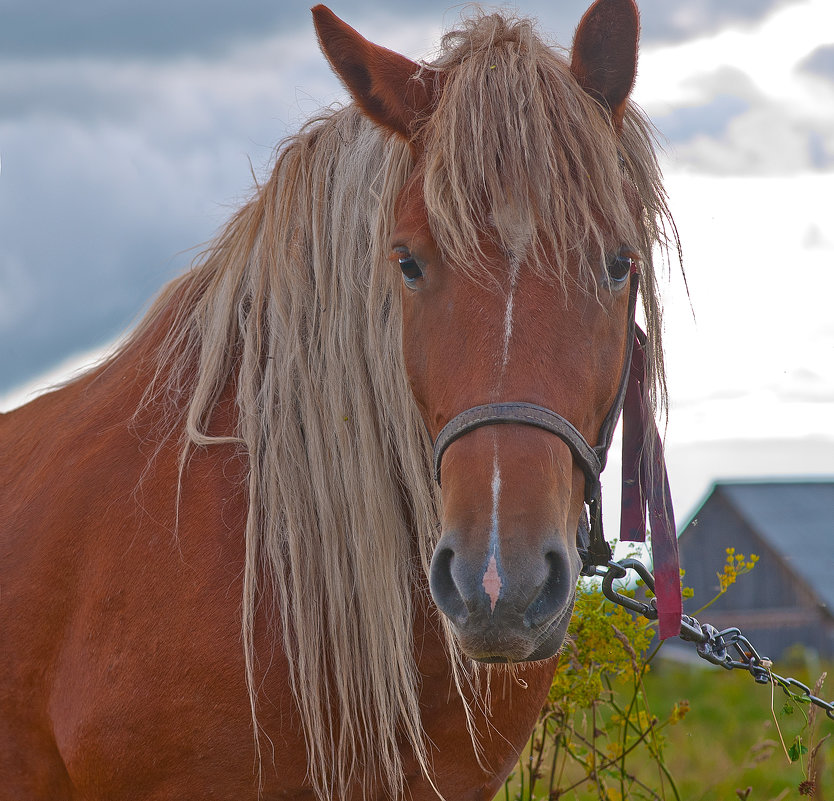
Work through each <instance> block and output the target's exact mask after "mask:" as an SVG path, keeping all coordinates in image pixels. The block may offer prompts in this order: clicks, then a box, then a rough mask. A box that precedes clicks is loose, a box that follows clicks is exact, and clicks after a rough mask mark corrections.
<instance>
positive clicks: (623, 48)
mask: <svg viewBox="0 0 834 801" xmlns="http://www.w3.org/2000/svg"><path fill="white" fill-rule="evenodd" d="M639 38H640V14H639V12H638V11H637V6H636V5H635V3H634V0H596V2H595V3H594V4H593V5H592V6H591V7H590V8H589V9H588V10H587V11H586V12H585V16H583V17H582V20H581V21H580V23H579V26H578V27H577V29H576V33H575V34H574V37H573V49H572V51H571V62H570V69H571V72H572V73H573V74H574V76H575V77H576V80H577V81H579V85H580V86H581V87H582V88H583V89H584V90H585V91H586V92H587V93H588V94H589V95H591V97H593V98H594V99H595V100H596V101H597V102H599V103H601V104H602V105H603V106H604V107H605V108H607V109H608V110H609V111H610V112H611V120H612V122H613V123H614V127H615V128H616V129H617V130H620V129H621V128H622V123H623V115H624V114H625V109H626V101H627V100H628V96H629V94H630V93H631V89H632V87H633V86H634V78H635V76H636V74H637V42H638V39H639Z"/></svg>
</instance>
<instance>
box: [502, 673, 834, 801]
mask: <svg viewBox="0 0 834 801" xmlns="http://www.w3.org/2000/svg"><path fill="white" fill-rule="evenodd" d="M828 667H829V668H834V666H828ZM823 669H824V666H820V665H819V664H813V663H811V664H809V663H808V662H807V661H806V662H805V663H804V664H803V663H797V664H785V663H783V664H778V665H775V666H774V670H776V671H778V672H781V674H782V675H783V676H788V675H789V676H793V677H796V678H798V679H799V680H800V681H802V682H804V683H806V684H808V685H809V686H812V687H813V685H814V683H815V682H816V680H817V678H819V676H820V673H821V672H822V671H823ZM830 675H832V679H831V681H830V682H828V684H829V685H830V686H828V687H823V689H822V690H821V691H820V693H819V695H820V696H821V697H823V698H825V699H826V700H829V699H832V698H834V673H831V674H830ZM643 687H644V691H645V692H644V695H643V698H644V701H645V704H646V705H645V706H644V707H643V709H641V710H640V718H641V720H642V721H643V722H644V723H646V722H649V723H650V721H651V717H652V716H654V717H656V718H657V722H656V723H655V724H654V726H651V727H650V728H651V729H652V734H651V735H650V736H646V737H645V738H644V740H643V742H642V743H640V744H639V746H638V747H635V748H634V749H633V750H631V751H628V753H627V754H626V762H625V773H626V774H627V775H628V777H630V778H627V779H624V780H621V777H622V775H623V772H622V771H619V770H617V769H616V767H617V766H611V765H610V764H609V765H606V764H605V760H604V758H603V757H602V756H600V755H601V754H605V753H606V752H607V751H611V750H612V749H613V750H614V752H615V753H616V751H617V746H618V745H619V744H618V742H612V741H617V740H618V739H619V737H620V734H619V732H622V731H623V728H622V725H621V718H622V716H619V719H618V713H617V712H616V711H612V710H613V707H612V705H611V703H610V702H604V703H600V704H598V705H597V708H596V710H594V711H593V712H591V711H589V710H588V709H587V708H586V709H575V710H574V711H573V720H574V722H575V726H576V729H575V735H576V736H575V737H573V738H572V739H573V748H572V749H571V746H568V745H566V743H564V742H563V743H561V744H560V749H559V750H560V753H558V754H557V755H556V757H557V758H556V760H555V762H554V761H553V760H552V758H550V757H548V758H546V759H544V760H543V761H542V763H541V764H542V765H543V766H544V769H540V770H539V771H538V772H539V774H540V777H539V779H538V781H537V782H536V783H535V785H534V788H533V793H532V794H531V792H530V787H529V754H528V755H527V757H526V758H525V759H524V760H522V765H523V766H524V769H522V770H517V771H516V773H515V774H514V776H513V778H512V781H511V782H510V783H508V786H507V787H506V788H505V790H503V791H502V792H501V793H500V794H499V795H498V796H497V797H496V801H498V800H499V799H504V801H507V799H510V800H511V801H512V800H513V799H518V798H520V799H547V798H548V795H549V794H550V793H552V795H550V798H554V799H555V798H560V799H564V800H565V801H568V799H576V801H586V799H588V800H590V799H603V801H620V800H621V799H626V798H627V799H643V798H646V799H654V798H661V799H681V801H699V799H703V800H704V801H725V799H726V801H736V799H749V801H777V799H778V801H783V800H786V799H794V798H800V797H802V796H806V797H812V798H816V799H824V798H829V799H834V736H830V737H829V739H828V740H827V741H825V742H824V743H823V744H822V745H821V747H820V748H819V751H818V754H817V758H816V761H815V764H816V790H814V789H812V787H811V784H810V783H809V781H808V780H809V778H811V775H810V773H809V771H808V765H809V756H810V754H811V751H812V750H813V748H814V747H815V746H816V745H817V744H818V743H819V742H820V740H821V739H823V738H825V737H826V736H827V735H834V720H831V719H829V718H827V717H826V715H825V712H824V710H819V712H818V713H817V714H816V716H815V718H816V720H815V725H814V729H813V731H811V732H810V733H809V730H808V727H807V725H806V716H807V713H808V707H807V705H796V704H787V705H786V696H785V695H784V694H783V693H782V691H781V690H779V689H777V690H776V692H775V694H774V695H773V699H772V705H773V710H771V692H770V688H769V687H768V686H766V685H758V684H756V683H755V682H754V681H753V679H752V677H751V676H750V675H749V674H748V673H746V672H743V671H732V672H730V671H725V670H723V669H721V668H713V667H712V666H709V665H705V667H701V666H700V665H697V666H690V665H681V664H680V663H673V662H664V661H658V660H655V663H653V667H652V669H651V670H650V671H649V672H648V674H647V675H646V676H645V679H644V683H643ZM612 688H613V689H614V693H615V696H614V697H615V698H616V699H618V700H616V701H615V703H616V704H617V705H619V708H620V709H621V710H622V709H623V708H624V706H625V704H626V703H627V700H628V698H629V697H630V696H631V695H632V692H631V689H630V687H629V686H628V685H627V684H624V685H618V684H613V685H612ZM685 701H688V711H685V710H687V707H686V705H685V704H682V703H681V702H685ZM639 702H640V699H638V706H639ZM684 711H685V714H683V716H682V717H681V713H682V712H684ZM774 716H775V719H776V721H778V727H777V724H776V722H774ZM639 723H640V721H638V725H639ZM594 731H595V732H596V738H594ZM780 732H781V740H784V747H783V745H782V742H781V741H780ZM655 733H656V737H655V736H654V735H655ZM797 735H800V738H801V739H800V740H799V741H798V740H797V739H796V738H797ZM581 738H586V739H588V740H589V741H590V740H593V739H597V740H598V741H599V745H598V751H597V755H596V757H593V756H589V754H590V753H591V751H592V750H593V749H589V748H586V747H583V746H582V742H581ZM634 739H638V738H636V737H635V738H634ZM538 745H541V743H540V742H539V743H538ZM804 748H808V749H809V750H808V751H805V750H804ZM571 750H572V751H573V753H570V752H571ZM620 750H622V749H620ZM545 751H546V752H547V751H548V746H546V747H545ZM786 751H788V752H789V753H791V754H792V755H793V756H794V757H795V761H794V762H791V761H790V760H789V759H788V756H786ZM549 753H550V754H551V755H552V751H550V752H549ZM653 755H656V756H658V757H659V759H657V758H654V756H653ZM594 758H595V759H597V760H598V761H597V764H596V767H597V768H598V771H594V770H589V764H590V760H592V759H594ZM552 764H557V765H561V766H562V767H561V768H560V769H559V770H557V772H558V773H559V775H558V778H557V780H556V781H551V780H550V778H549V775H548V774H549V771H550V766H551V765H552ZM618 764H619V763H618ZM588 776H590V777H591V778H590V779H589V778H588ZM577 781H580V782H581V784H580V785H578V786H577V787H575V788H573V789H570V790H567V791H566V790H565V788H569V787H570V786H571V785H572V784H574V783H575V782H577ZM803 782H805V784H803V785H802V787H801V789H800V785H801V784H802V783H803ZM522 783H523V786H522ZM748 788H750V789H748ZM560 789H561V790H562V793H561V794H557V793H558V791H559V790H560Z"/></svg>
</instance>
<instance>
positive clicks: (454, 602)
mask: <svg viewBox="0 0 834 801" xmlns="http://www.w3.org/2000/svg"><path fill="white" fill-rule="evenodd" d="M477 550H478V551H480V552H481V553H480V555H474V554H470V553H468V551H469V549H468V548H467V547H466V538H465V537H464V536H463V534H462V533H461V532H460V531H449V532H446V533H444V534H443V536H442V537H441V539H440V541H439V542H438V544H437V548H436V549H435V552H434V556H433V557H432V562H431V572H430V576H429V581H430V587H431V593H432V597H433V598H434V602H435V604H437V607H438V608H439V609H440V611H441V612H442V613H443V614H444V615H446V617H448V618H449V620H450V622H451V623H452V626H453V629H454V631H455V634H456V636H457V639H458V642H459V643H460V646H461V648H462V650H463V652H464V653H465V654H466V655H467V656H469V657H471V658H472V659H475V660H477V661H479V662H533V661H537V660H541V659H548V658H550V657H551V656H553V655H554V654H555V653H556V652H557V651H558V650H559V648H560V647H561V645H562V643H563V642H564V639H565V634H566V632H567V627H568V623H569V621H570V616H571V612H572V610H573V601H574V594H575V589H576V581H577V578H578V576H579V570H580V566H581V563H580V559H579V555H578V553H577V552H576V551H575V550H573V551H572V552H568V549H567V548H566V546H565V543H564V542H563V541H562V540H561V539H558V538H556V537H553V538H548V539H546V540H545V541H544V542H542V543H541V544H540V547H539V548H537V549H534V550H533V551H532V552H530V551H529V550H528V551H526V552H524V553H521V554H512V555H509V554H508V556H507V557H503V556H502V555H501V553H500V552H499V551H497V550H493V551H491V552H488V553H487V555H486V558H484V556H483V552H482V550H481V549H477Z"/></svg>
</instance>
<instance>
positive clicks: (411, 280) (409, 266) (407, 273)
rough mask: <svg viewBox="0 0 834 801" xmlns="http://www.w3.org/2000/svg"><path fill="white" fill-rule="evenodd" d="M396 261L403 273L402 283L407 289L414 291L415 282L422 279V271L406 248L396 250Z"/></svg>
mask: <svg viewBox="0 0 834 801" xmlns="http://www.w3.org/2000/svg"><path fill="white" fill-rule="evenodd" d="M395 252H396V253H397V256H398V258H397V261H398V262H399V265H400V269H401V270H402V273H403V281H405V285H406V286H407V287H408V288H409V289H415V288H416V285H417V281H418V280H419V279H420V278H422V277H423V271H422V269H421V268H420V265H419V264H418V263H417V260H416V259H415V258H414V257H413V256H412V255H411V253H410V252H409V251H408V250H407V249H406V248H396V251H395Z"/></svg>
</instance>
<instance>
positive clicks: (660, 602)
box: [620, 328, 683, 640]
mask: <svg viewBox="0 0 834 801" xmlns="http://www.w3.org/2000/svg"><path fill="white" fill-rule="evenodd" d="M645 341H646V335H645V334H644V333H643V332H642V331H641V330H640V329H639V328H637V329H636V333H635V337H634V350H633V351H632V357H631V370H630V372H629V377H628V388H627V390H626V396H625V402H624V404H623V489H622V508H621V511H620V540H621V541H623V542H643V541H645V539H646V505H647V504H648V511H649V526H650V528H651V532H652V568H653V571H654V580H655V595H656V596H657V608H658V622H659V626H660V639H661V640H665V639H666V638H667V637H676V636H677V635H678V634H680V627H681V614H682V612H683V608H682V600H681V582H680V560H679V557H678V540H677V535H676V533H675V512H674V510H673V508H672V496H671V494H670V492H669V478H668V476H667V473H666V461H665V459H664V458H663V443H662V442H661V440H660V435H659V434H658V431H657V425H656V424H655V422H654V418H653V417H652V415H650V414H649V412H648V408H649V407H648V398H647V397H646V358H645V353H644V350H643V344H644V343H645Z"/></svg>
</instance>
